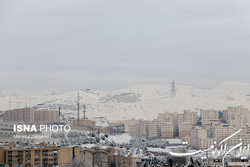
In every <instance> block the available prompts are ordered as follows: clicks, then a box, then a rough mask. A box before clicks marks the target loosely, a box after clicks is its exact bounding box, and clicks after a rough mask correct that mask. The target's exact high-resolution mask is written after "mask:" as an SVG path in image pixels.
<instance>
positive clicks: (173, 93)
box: [171, 80, 175, 97]
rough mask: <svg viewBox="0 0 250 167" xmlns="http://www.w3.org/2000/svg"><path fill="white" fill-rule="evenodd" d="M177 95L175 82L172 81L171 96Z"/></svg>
mask: <svg viewBox="0 0 250 167" xmlns="http://www.w3.org/2000/svg"><path fill="white" fill-rule="evenodd" d="M173 96H175V82H174V80H173V81H172V82H171V97H173Z"/></svg>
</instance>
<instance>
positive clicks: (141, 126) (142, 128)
mask: <svg viewBox="0 0 250 167" xmlns="http://www.w3.org/2000/svg"><path fill="white" fill-rule="evenodd" d="M148 128H149V121H145V120H140V121H139V122H138V123H137V124H135V125H131V126H130V128H129V134H130V135H131V136H144V137H148V134H149V131H148Z"/></svg>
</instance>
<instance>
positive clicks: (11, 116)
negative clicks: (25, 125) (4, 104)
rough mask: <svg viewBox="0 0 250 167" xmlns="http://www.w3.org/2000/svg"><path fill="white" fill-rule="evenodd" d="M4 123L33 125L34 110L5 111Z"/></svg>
mask: <svg viewBox="0 0 250 167" xmlns="http://www.w3.org/2000/svg"><path fill="white" fill-rule="evenodd" d="M4 121H13V122H19V121H21V122H29V123H33V122H34V121H35V112H34V109H33V108H28V107H25V108H19V109H13V110H8V111H4Z"/></svg>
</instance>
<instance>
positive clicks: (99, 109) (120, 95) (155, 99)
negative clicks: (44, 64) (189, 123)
mask: <svg viewBox="0 0 250 167" xmlns="http://www.w3.org/2000/svg"><path fill="white" fill-rule="evenodd" d="M78 92H79V95H80V103H81V105H83V104H85V105H86V108H87V109H86V111H87V113H86V115H87V117H89V118H95V117H106V118H107V119H108V120H121V119H130V118H137V119H139V118H141V119H147V120H152V119H154V118H156V117H157V114H158V113H163V112H166V111H169V112H183V110H185V109H186V110H193V111H200V109H217V110H222V109H225V108H226V107H227V106H235V105H244V106H245V107H246V108H249V109H250V84H247V83H241V82H226V83H222V84H220V85H218V86H216V87H214V88H212V89H206V90H204V89H197V88H194V87H191V86H186V85H178V84H177V85H176V95H175V96H173V97H171V93H170V85H154V84H152V85H135V86H131V87H128V88H124V89H120V90H117V91H115V92H100V91H95V90H79V91H74V92H68V93H64V94H59V95H47V96H30V97H24V96H13V95H6V94H4V95H1V94H0V110H8V109H9V108H12V109H13V108H18V107H19V108H21V107H24V106H38V104H39V107H45V108H50V109H58V106H59V105H60V106H61V109H62V113H64V115H65V116H66V117H68V118H70V117H75V116H76V101H77V93H78ZM81 111H82V110H81ZM81 115H83V114H82V112H81Z"/></svg>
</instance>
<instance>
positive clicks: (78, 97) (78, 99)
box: [77, 92, 80, 126]
mask: <svg viewBox="0 0 250 167" xmlns="http://www.w3.org/2000/svg"><path fill="white" fill-rule="evenodd" d="M79 112H80V96H79V92H78V93H77V125H78V126H79V122H80V113H79Z"/></svg>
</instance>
